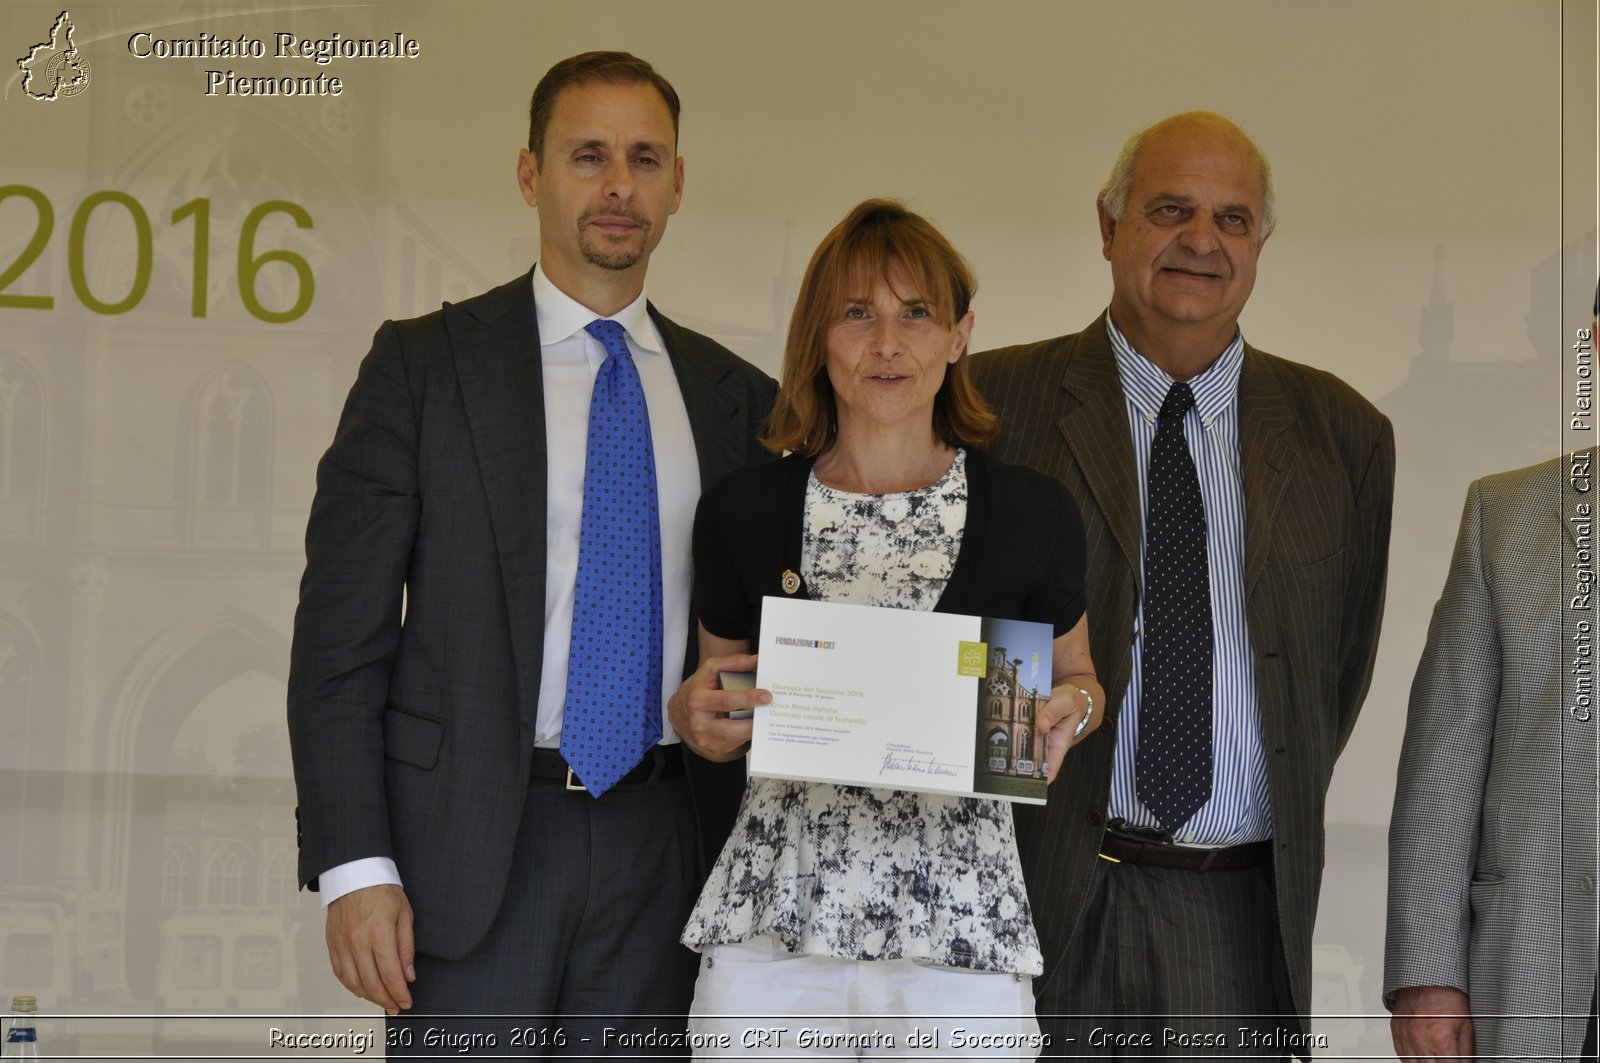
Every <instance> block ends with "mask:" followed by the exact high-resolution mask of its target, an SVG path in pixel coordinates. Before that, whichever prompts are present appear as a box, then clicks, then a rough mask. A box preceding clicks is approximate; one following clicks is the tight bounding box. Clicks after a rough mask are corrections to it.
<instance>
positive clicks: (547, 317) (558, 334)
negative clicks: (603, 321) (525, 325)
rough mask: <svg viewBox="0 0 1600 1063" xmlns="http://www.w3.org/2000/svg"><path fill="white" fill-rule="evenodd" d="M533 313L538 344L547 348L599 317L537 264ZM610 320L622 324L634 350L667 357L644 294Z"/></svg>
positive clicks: (582, 328) (534, 272) (640, 293)
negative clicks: (651, 319) (558, 284)
mask: <svg viewBox="0 0 1600 1063" xmlns="http://www.w3.org/2000/svg"><path fill="white" fill-rule="evenodd" d="M533 312H534V317H535V319H536V320H537V321H538V324H539V343H540V345H541V346H545V347H548V346H550V345H551V344H554V343H560V342H561V341H562V340H564V339H566V338H567V337H569V336H571V335H573V334H574V333H577V332H582V331H583V330H584V329H585V328H587V327H588V325H589V323H590V322H592V321H594V320H595V319H596V318H598V317H599V316H600V315H599V314H597V313H595V312H594V311H593V310H590V309H589V308H588V307H587V306H584V305H583V304H582V303H580V302H578V300H576V299H574V298H573V297H572V296H570V295H568V294H567V293H566V292H564V291H562V290H561V289H560V288H557V287H556V286H555V282H554V281H552V280H551V279H550V278H549V277H546V276H545V275H544V270H542V269H540V268H539V265H538V263H535V264H534V267H533ZM610 320H612V321H615V322H616V323H617V324H619V325H621V326H622V328H623V331H625V332H626V333H627V334H628V339H629V340H631V341H632V342H633V346H634V348H635V349H637V350H640V351H645V352H648V353H650V354H665V353H666V352H665V351H663V350H662V349H661V341H660V339H659V338H658V336H657V334H656V330H655V328H654V327H653V326H652V324H651V321H650V310H649V302H648V300H647V299H646V298H645V293H644V292H643V291H640V292H639V298H637V299H635V300H634V301H633V302H631V303H629V304H628V305H627V306H625V307H623V308H622V309H621V310H618V311H617V312H616V313H615V314H612V315H611V317H610Z"/></svg>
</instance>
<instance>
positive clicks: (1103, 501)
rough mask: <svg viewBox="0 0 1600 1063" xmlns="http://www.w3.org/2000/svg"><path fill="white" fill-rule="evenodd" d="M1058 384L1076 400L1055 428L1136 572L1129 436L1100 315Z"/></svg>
mask: <svg viewBox="0 0 1600 1063" xmlns="http://www.w3.org/2000/svg"><path fill="white" fill-rule="evenodd" d="M1061 386H1062V388H1064V389H1065V390H1066V391H1067V393H1068V394H1069V395H1071V396H1072V398H1073V399H1075V400H1076V402H1075V404H1074V403H1069V404H1068V407H1067V410H1066V412H1065V413H1063V414H1062V416H1061V421H1060V423H1059V427H1060V430H1061V432H1062V434H1063V435H1064V436H1065V437H1066V440H1067V446H1068V447H1069V448H1070V449H1071V450H1072V454H1073V457H1075V458H1076V459H1077V461H1078V467H1079V468H1080V469H1082V470H1083V479H1084V482H1085V483H1086V484H1087V485H1088V488H1089V491H1090V493H1092V494H1093V495H1094V499H1095V502H1096V503H1097V504H1098V505H1099V507H1100V512H1101V513H1102V514H1104V515H1105V519H1106V523H1107V525H1109V526H1110V528H1111V534H1112V536H1113V537H1114V538H1115V539H1116V541H1117V545H1118V546H1119V547H1120V548H1121V549H1122V554H1123V556H1124V557H1125V558H1126V559H1127V561H1128V567H1129V569H1130V570H1131V571H1133V572H1134V573H1136V574H1137V573H1138V572H1139V495H1138V493H1137V492H1136V491H1130V490H1128V481H1129V480H1131V479H1133V476H1134V468H1135V466H1134V463H1133V439H1132V435H1131V433H1130V432H1129V430H1128V403H1127V399H1126V398H1125V397H1124V396H1123V393H1122V382H1121V380H1120V379H1119V377H1118V376H1117V363H1116V358H1115V356H1114V355H1113V353H1112V350H1111V336H1110V335H1109V334H1108V333H1107V332H1106V326H1105V315H1104V314H1102V315H1101V316H1100V318H1099V319H1097V320H1096V321H1095V323H1094V324H1092V325H1090V326H1089V327H1088V328H1086V329H1084V330H1083V331H1082V332H1081V333H1079V334H1078V337H1077V340H1076V342H1075V344H1074V348H1073V350H1072V352H1071V353H1070V354H1069V355H1068V357H1067V367H1066V371H1065V372H1064V373H1063V374H1062V378H1061ZM1135 578H1136V579H1137V578H1138V577H1137V575H1136V576H1135Z"/></svg>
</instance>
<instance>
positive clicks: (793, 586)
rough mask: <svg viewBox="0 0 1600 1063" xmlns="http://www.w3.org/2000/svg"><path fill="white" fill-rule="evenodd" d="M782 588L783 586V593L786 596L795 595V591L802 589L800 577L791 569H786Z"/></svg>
mask: <svg viewBox="0 0 1600 1063" xmlns="http://www.w3.org/2000/svg"><path fill="white" fill-rule="evenodd" d="M782 586H783V593H785V594H793V593H794V592H795V591H797V590H799V589H800V577H799V576H796V575H795V574H794V573H793V572H791V571H790V570H789V569H784V570H783V584H782Z"/></svg>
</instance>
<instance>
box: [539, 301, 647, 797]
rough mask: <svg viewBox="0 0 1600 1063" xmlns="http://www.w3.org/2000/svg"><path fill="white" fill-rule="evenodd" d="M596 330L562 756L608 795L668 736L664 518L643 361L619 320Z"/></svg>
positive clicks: (591, 787) (592, 788)
mask: <svg viewBox="0 0 1600 1063" xmlns="http://www.w3.org/2000/svg"><path fill="white" fill-rule="evenodd" d="M586 328H587V331H588V333H589V335H591V336H593V337H594V338H595V339H597V340H599V341H600V344H601V346H603V347H605V349H606V360H605V361H604V362H602V363H601V364H600V373H599V375H598V376H596V377H595V381H594V398H593V399H592V400H591V401H590V403H589V446H588V451H587V454H586V456H585V458H584V467H583V530H582V540H581V542H580V543H579V546H578V579H577V586H576V590H575V593H574V595H573V605H572V648H571V656H570V658H569V659H568V661H567V700H566V705H565V708H564V710H563V715H562V721H561V756H562V758H563V759H565V760H566V762H567V764H568V765H569V766H571V768H572V773H573V774H574V775H576V776H577V777H578V779H579V780H580V781H581V782H582V783H583V785H584V786H585V787H586V788H587V789H588V791H589V793H591V794H592V795H594V796H595V797H599V796H600V795H601V794H603V793H605V792H606V791H607V790H609V789H611V787H612V786H614V785H616V782H617V780H618V779H620V778H622V777H623V776H624V775H626V774H627V773H628V771H629V770H630V769H631V768H633V767H634V765H636V764H638V763H639V761H640V760H641V759H642V758H643V757H644V755H645V753H647V752H648V751H649V749H650V747H651V746H653V745H655V744H656V743H657V742H659V741H660V740H661V640H662V634H661V527H660V523H659V519H658V516H657V507H656V462H655V451H654V449H653V448H652V447H651V445H650V414H649V410H648V408H647V407H646V406H645V400H644V387H643V385H641V384H640V383H639V370H638V367H636V366H635V365H634V364H633V355H632V354H631V353H630V352H629V350H628V344H627V341H626V339H624V335H623V330H622V326H621V325H619V324H617V323H616V322H615V321H605V320H600V321H595V322H592V323H591V324H589V325H588V326H586Z"/></svg>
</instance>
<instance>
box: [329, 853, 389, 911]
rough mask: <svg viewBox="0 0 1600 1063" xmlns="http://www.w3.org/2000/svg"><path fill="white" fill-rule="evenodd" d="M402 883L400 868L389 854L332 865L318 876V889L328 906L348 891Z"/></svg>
mask: <svg viewBox="0 0 1600 1063" xmlns="http://www.w3.org/2000/svg"><path fill="white" fill-rule="evenodd" d="M398 885H400V869H399V868H397V867H395V866H394V861H393V860H391V859H389V858H388V857H387V856H365V857H362V858H361V859H360V860H351V861H350V862H349V863H347V864H340V865H339V866H338V867H330V868H328V870H326V871H324V872H323V873H322V874H320V875H318V876H317V890H318V892H320V893H321V894H322V906H323V907H324V908H326V907H327V906H328V905H330V904H332V903H333V902H334V901H336V900H338V899H339V898H340V897H343V896H344V895H345V894H346V893H354V892H355V891H356V890H364V889H366V888H367V887H368V886H398Z"/></svg>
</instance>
